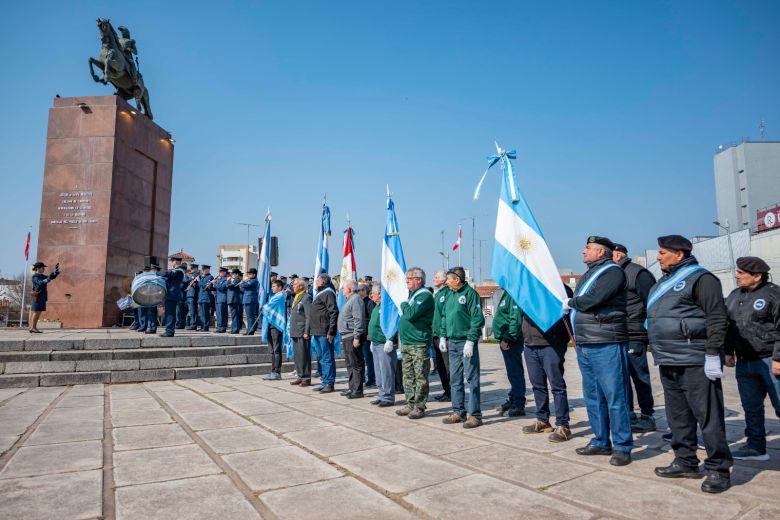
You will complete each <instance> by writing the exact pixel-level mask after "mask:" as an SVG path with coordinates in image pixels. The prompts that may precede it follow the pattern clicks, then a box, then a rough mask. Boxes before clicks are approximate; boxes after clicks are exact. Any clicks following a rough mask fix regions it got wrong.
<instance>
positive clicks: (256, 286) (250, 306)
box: [239, 267, 260, 336]
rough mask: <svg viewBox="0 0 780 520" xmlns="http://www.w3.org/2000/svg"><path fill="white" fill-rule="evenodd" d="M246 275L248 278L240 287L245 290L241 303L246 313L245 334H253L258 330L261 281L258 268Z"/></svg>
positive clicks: (252, 269)
mask: <svg viewBox="0 0 780 520" xmlns="http://www.w3.org/2000/svg"><path fill="white" fill-rule="evenodd" d="M246 275H247V278H246V280H244V281H243V282H241V283H240V284H239V287H240V288H241V290H243V296H242V297H241V303H242V305H243V306H244V314H245V315H246V332H245V333H244V335H246V336H252V335H254V333H255V331H256V330H257V311H258V293H259V291H260V283H259V282H258V281H257V269H255V268H254V267H253V268H251V269H250V270H249V271H247V273H246Z"/></svg>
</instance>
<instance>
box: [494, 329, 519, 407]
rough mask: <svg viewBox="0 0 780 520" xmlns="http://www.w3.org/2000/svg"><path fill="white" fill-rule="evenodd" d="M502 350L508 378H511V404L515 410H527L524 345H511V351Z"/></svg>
mask: <svg viewBox="0 0 780 520" xmlns="http://www.w3.org/2000/svg"><path fill="white" fill-rule="evenodd" d="M499 350H501V355H502V356H504V366H506V376H507V378H509V386H510V388H509V395H508V399H509V402H510V403H511V404H512V406H513V407H515V408H525V370H524V369H523V344H522V343H521V342H511V343H509V350H504V349H502V348H501V347H499Z"/></svg>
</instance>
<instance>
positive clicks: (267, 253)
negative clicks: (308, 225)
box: [257, 211, 271, 341]
mask: <svg viewBox="0 0 780 520" xmlns="http://www.w3.org/2000/svg"><path fill="white" fill-rule="evenodd" d="M270 242H271V212H270V211H269V212H268V213H267V214H266V216H265V233H264V234H263V245H262V246H261V248H260V259H259V262H260V264H259V265H258V270H257V271H258V275H257V281H258V282H259V285H260V289H259V292H258V298H257V299H258V303H259V306H260V308H261V309H262V308H263V306H264V305H265V304H266V302H267V301H268V296H269V295H270V294H271V247H270V246H271V244H270ZM267 340H268V320H266V319H265V314H264V313H263V341H267Z"/></svg>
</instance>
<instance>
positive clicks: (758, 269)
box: [737, 256, 769, 274]
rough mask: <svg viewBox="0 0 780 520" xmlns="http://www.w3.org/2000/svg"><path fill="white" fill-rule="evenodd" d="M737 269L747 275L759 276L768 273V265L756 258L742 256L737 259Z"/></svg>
mask: <svg viewBox="0 0 780 520" xmlns="http://www.w3.org/2000/svg"><path fill="white" fill-rule="evenodd" d="M737 267H739V268H740V269H742V270H743V271H747V272H748V273H753V274H759V273H768V272H769V264H767V263H766V262H764V261H763V260H761V259H760V258H759V257H757V256H743V257H741V258H737Z"/></svg>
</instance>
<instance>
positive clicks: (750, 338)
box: [726, 256, 780, 461]
mask: <svg viewBox="0 0 780 520" xmlns="http://www.w3.org/2000/svg"><path fill="white" fill-rule="evenodd" d="M737 285H738V287H737V288H736V289H734V290H733V291H732V292H731V294H729V296H728V298H726V308H727V309H728V312H729V331H728V336H727V341H726V366H727V367H733V366H735V365H736V367H737V370H736V375H737V387H738V388H739V398H740V400H741V401H742V408H743V409H744V410H745V436H746V437H747V444H746V445H745V446H742V447H741V448H740V449H738V450H736V451H735V452H734V453H732V456H733V457H734V458H735V459H739V460H758V461H766V460H769V454H767V452H766V429H765V427H764V400H765V399H766V397H767V395H768V396H769V401H770V402H771V403H772V407H773V408H774V410H775V415H777V417H778V418H780V370H776V371H775V374H773V373H772V367H773V365H774V366H776V367H777V368H780V287H778V286H777V285H775V284H773V283H771V282H770V281H769V265H768V264H767V263H766V262H764V261H763V260H762V259H761V258H758V257H755V256H745V257H742V258H738V259H737Z"/></svg>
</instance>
